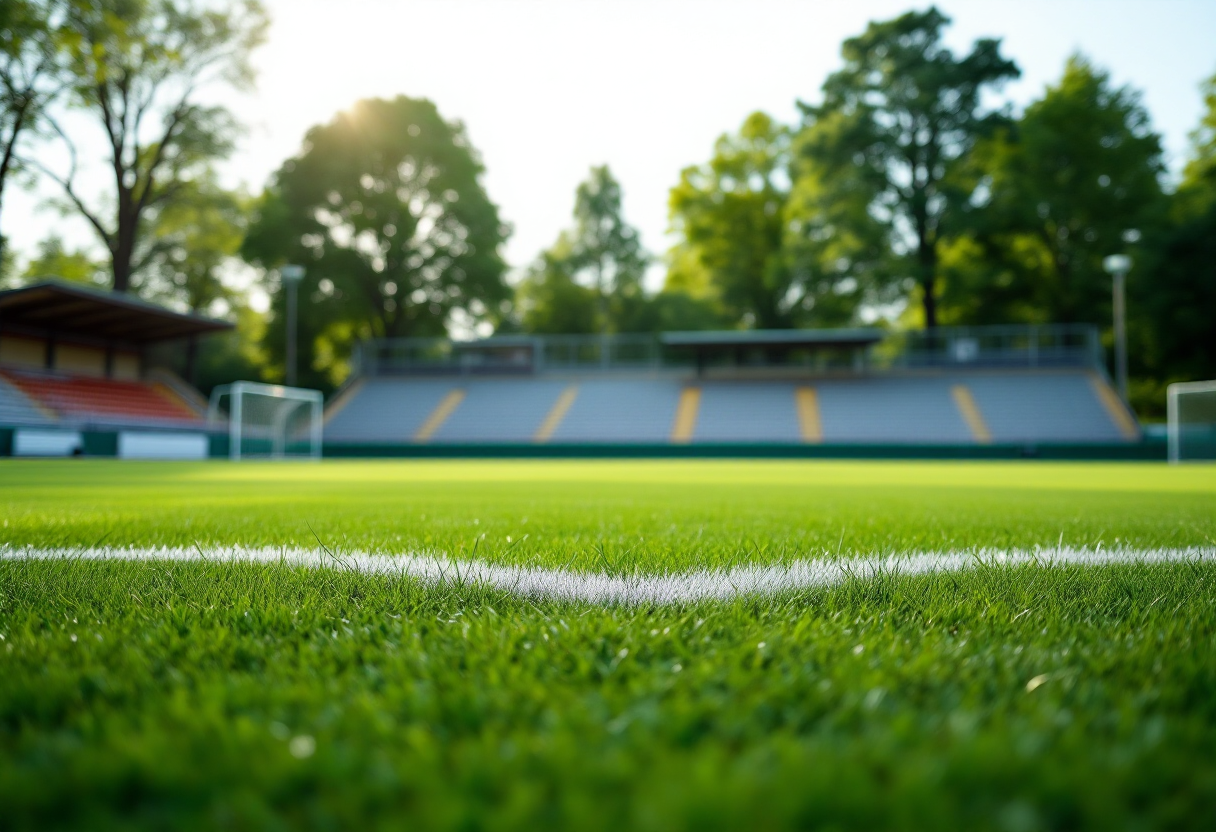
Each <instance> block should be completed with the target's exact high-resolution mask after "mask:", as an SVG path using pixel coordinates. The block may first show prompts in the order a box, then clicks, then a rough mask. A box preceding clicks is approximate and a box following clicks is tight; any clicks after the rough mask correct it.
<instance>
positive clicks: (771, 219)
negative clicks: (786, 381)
mask: <svg viewBox="0 0 1216 832" xmlns="http://www.w3.org/2000/svg"><path fill="white" fill-rule="evenodd" d="M790 142H791V135H790V131H789V129H788V128H786V127H784V126H782V125H780V124H778V123H777V122H776V121H774V120H773V119H772V118H771V117H770V116H768V115H766V114H765V113H759V112H757V113H753V114H752V115H750V116H748V117H747V120H746V121H744V122H743V126H742V127H741V128H740V130H739V132H738V133H737V134H733V135H732V134H726V135H723V136H722V137H720V138H719V139H718V141H717V143H716V144H715V145H714V154H713V157H712V158H711V159H710V161H709V162H708V163H707V164H704V165H697V166H693V167H688V168H685V169H684V170H683V171H681V173H680V181H679V183H678V184H677V185H676V186H675V187H674V188H672V190H671V197H670V200H669V202H668V206H669V211H670V216H671V228H672V230H673V231H674V232H675V233H676V234H677V235H678V236H679V238H680V241H679V243H678V244H677V246H676V250H675V251H673V252H672V253H671V260H670V272H669V276H668V282H669V285H672V286H680V287H687V288H689V289H692V290H693V291H696V290H697V289H698V288H701V287H704V288H706V289H708V290H710V291H712V293H713V294H714V296H715V297H716V298H717V299H718V300H719V301H720V302H721V304H722V305H723V307H724V308H725V309H726V310H727V312H728V314H730V315H731V316H732V317H733V318H735V319H736V320H740V321H745V322H746V323H748V324H749V325H751V326H754V327H756V328H760V329H769V328H778V327H787V326H790V325H791V324H792V322H793V320H794V318H795V314H794V311H793V309H792V305H791V303H790V298H789V296H790V293H791V288H792V285H793V274H792V272H791V270H790V268H789V264H788V263H787V261H786V259H785V256H784V251H783V249H782V243H783V241H784V238H785V211H786V203H787V201H788V199H789V190H790V173H789V167H790Z"/></svg>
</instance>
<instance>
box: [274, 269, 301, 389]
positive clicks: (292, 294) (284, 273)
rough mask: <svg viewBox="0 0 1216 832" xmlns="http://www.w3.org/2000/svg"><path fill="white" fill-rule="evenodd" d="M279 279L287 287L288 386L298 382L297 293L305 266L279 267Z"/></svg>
mask: <svg viewBox="0 0 1216 832" xmlns="http://www.w3.org/2000/svg"><path fill="white" fill-rule="evenodd" d="M279 279H280V280H282V281H283V286H284V288H286V289H287V374H286V375H287V379H286V381H287V386H288V387H294V386H295V383H296V294H297V292H298V290H299V287H300V281H301V280H303V279H304V267H303V266H284V267H283V268H281V269H279Z"/></svg>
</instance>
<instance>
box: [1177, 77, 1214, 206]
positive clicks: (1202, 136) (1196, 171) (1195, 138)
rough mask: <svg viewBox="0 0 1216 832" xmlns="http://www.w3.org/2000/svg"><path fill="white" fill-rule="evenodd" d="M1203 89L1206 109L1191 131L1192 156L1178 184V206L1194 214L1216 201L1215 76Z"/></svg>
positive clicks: (1205, 83) (1206, 82)
mask: <svg viewBox="0 0 1216 832" xmlns="http://www.w3.org/2000/svg"><path fill="white" fill-rule="evenodd" d="M1201 90H1202V93H1203V101H1204V105H1205V106H1206V107H1207V111H1206V112H1205V113H1204V115H1203V118H1202V120H1201V121H1200V122H1199V126H1198V127H1196V128H1195V130H1194V132H1192V133H1191V158H1190V159H1189V160H1188V161H1187V163H1186V167H1185V168H1184V169H1183V171H1182V182H1181V184H1180V185H1179V186H1178V197H1179V199H1178V200H1177V204H1178V209H1179V210H1180V211H1182V212H1183V213H1189V214H1190V215H1192V216H1197V215H1200V214H1202V213H1203V212H1204V211H1205V210H1206V209H1207V208H1208V207H1209V206H1211V205H1212V204H1213V203H1216V75H1213V76H1212V77H1211V78H1209V79H1208V80H1207V81H1205V82H1204V83H1203V86H1202V88H1201Z"/></svg>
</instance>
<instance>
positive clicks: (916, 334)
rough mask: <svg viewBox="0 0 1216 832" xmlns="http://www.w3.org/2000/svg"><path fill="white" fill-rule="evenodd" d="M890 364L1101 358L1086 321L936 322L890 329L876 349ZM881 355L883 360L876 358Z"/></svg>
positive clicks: (1065, 363)
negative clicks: (918, 327) (1017, 323)
mask: <svg viewBox="0 0 1216 832" xmlns="http://www.w3.org/2000/svg"><path fill="white" fill-rule="evenodd" d="M876 353H878V356H876V357H879V363H880V366H881V365H882V364H886V366H891V367H958V366H981V367H1091V366H1096V365H1098V364H1101V363H1102V346H1101V342H1100V341H1099V339H1098V328H1097V327H1095V326H1093V325H1091V324H1043V325H1025V326H975V327H965V326H959V327H938V328H937V329H936V330H932V331H928V330H916V331H908V332H897V333H892V334H891V336H890V337H889V338H887V339H885V340H884V341H883V343H882V344H880V345H879V346H878V347H877V348H876ZM881 357H886V358H887V359H888V360H887V361H885V362H884V361H882V360H881Z"/></svg>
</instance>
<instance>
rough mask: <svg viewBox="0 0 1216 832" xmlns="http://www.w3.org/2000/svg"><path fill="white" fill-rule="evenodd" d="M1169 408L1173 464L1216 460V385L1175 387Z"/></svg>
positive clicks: (1190, 383) (1169, 393)
mask: <svg viewBox="0 0 1216 832" xmlns="http://www.w3.org/2000/svg"><path fill="white" fill-rule="evenodd" d="M1165 404H1166V412H1167V414H1168V416H1169V426H1168V435H1169V443H1170V462H1196V461H1207V462H1211V461H1213V460H1216V381H1188V382H1182V383H1179V384H1171V385H1170V386H1169V387H1168V388H1166V392H1165Z"/></svg>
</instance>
